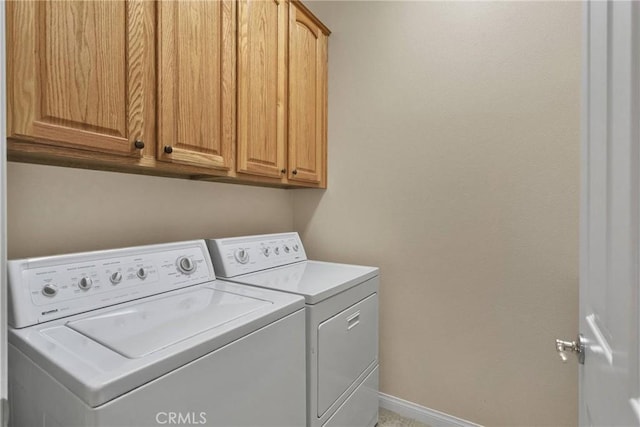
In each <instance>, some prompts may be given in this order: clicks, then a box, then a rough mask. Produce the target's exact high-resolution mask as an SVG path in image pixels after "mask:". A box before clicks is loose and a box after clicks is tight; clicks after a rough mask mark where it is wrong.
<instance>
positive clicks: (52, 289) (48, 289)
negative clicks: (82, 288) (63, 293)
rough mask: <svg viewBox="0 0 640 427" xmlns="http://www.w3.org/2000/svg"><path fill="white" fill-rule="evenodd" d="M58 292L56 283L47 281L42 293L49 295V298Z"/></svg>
mask: <svg viewBox="0 0 640 427" xmlns="http://www.w3.org/2000/svg"><path fill="white" fill-rule="evenodd" d="M57 293H58V287H57V286H56V285H52V284H50V283H47V284H46V285H44V286H43V287H42V295H44V296H46V297H49V298H52V297H55V296H56V294H57Z"/></svg>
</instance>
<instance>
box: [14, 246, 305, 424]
mask: <svg viewBox="0 0 640 427" xmlns="http://www.w3.org/2000/svg"><path fill="white" fill-rule="evenodd" d="M8 269H9V292H10V313H9V314H10V317H9V319H10V325H11V328H10V331H9V375H10V378H9V387H10V389H9V392H10V395H9V399H10V405H11V410H10V414H11V415H10V417H11V425H13V426H14V427H24V426H29V427H37V426H47V427H48V426H56V427H62V426H64V427H71V426H83V427H89V426H95V427H103V426H128V427H129V426H135V427H141V426H160V425H172V426H175V425H183V426H186V425H189V426H193V425H201V426H262V425H270V426H300V425H303V424H304V423H305V417H306V414H305V410H304V408H305V399H304V393H305V346H304V334H305V330H304V323H305V319H304V300H303V298H302V297H300V296H296V295H288V294H285V293H281V292H274V291H269V290H265V289H258V288H249V287H247V286H239V285H237V284H233V283H228V282H224V281H221V280H215V273H214V270H213V265H212V263H211V259H210V257H209V252H208V250H207V246H206V244H205V242H204V241H203V240H197V241H189V242H179V243H170V244H163V245H152V246H142V247H135V248H127V249H117V250H109V251H98V252H89V253H79V254H71V255H61V256H53V257H44V258H32V259H21V260H13V261H9V264H8Z"/></svg>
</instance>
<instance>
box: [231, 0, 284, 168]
mask: <svg viewBox="0 0 640 427" xmlns="http://www.w3.org/2000/svg"><path fill="white" fill-rule="evenodd" d="M288 12H289V2H288V1H287V0H240V1H239V3H238V166H237V167H238V172H244V173H250V174H255V175H262V176H268V177H274V178H280V177H284V173H285V167H286V166H285V145H286V82H287V80H286V79H287V76H286V74H287V69H286V67H287V62H286V48H287V24H288Z"/></svg>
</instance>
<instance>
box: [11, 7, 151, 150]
mask: <svg viewBox="0 0 640 427" xmlns="http://www.w3.org/2000/svg"><path fill="white" fill-rule="evenodd" d="M7 12H8V20H7V21H8V31H7V35H8V48H9V49H8V50H9V55H8V57H9V61H8V67H7V68H8V72H9V76H8V77H9V82H10V84H9V103H10V107H9V112H10V120H9V122H10V123H9V131H10V136H15V137H21V136H26V137H33V138H39V139H46V140H51V141H55V143H56V144H60V145H70V146H74V147H81V148H88V149H91V150H97V151H103V152H111V153H119V154H132V153H137V150H136V149H135V147H134V144H133V142H134V140H136V139H144V137H145V135H144V122H145V119H146V118H150V120H153V112H150V111H148V109H147V110H145V109H146V108H147V107H146V106H147V105H148V97H150V96H153V94H152V93H150V92H151V91H153V90H154V88H153V87H152V84H153V83H152V78H153V76H151V79H150V78H149V74H148V73H147V72H146V70H147V69H146V68H145V64H148V63H149V62H151V61H153V52H152V51H151V50H152V49H153V45H152V43H151V42H149V41H148V35H149V34H148V32H146V31H145V28H146V27H145V26H147V25H149V21H148V17H149V16H152V15H153V5H152V4H150V3H148V2H144V1H106V0H105V1H33V2H32V1H11V2H7Z"/></svg>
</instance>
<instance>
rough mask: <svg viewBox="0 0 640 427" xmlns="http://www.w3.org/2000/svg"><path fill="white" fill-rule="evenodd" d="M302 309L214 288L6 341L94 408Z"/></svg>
mask: <svg viewBox="0 0 640 427" xmlns="http://www.w3.org/2000/svg"><path fill="white" fill-rule="evenodd" d="M303 307H304V299H303V298H302V297H300V296H297V295H292V294H287V293H282V292H274V291H270V290H266V289H258V288H251V287H247V286H241V285H237V284H234V283H228V282H224V281H221V280H216V281H212V282H208V283H204V284H201V285H195V286H192V287H188V288H183V289H178V290H174V291H170V292H167V293H164V294H160V295H154V296H151V297H146V298H143V299H140V300H136V301H130V302H127V303H123V304H119V305H117V306H111V307H107V308H103V309H100V310H95V311H92V312H87V313H83V314H78V315H75V316H72V317H67V318H62V319H57V320H53V321H50V322H46V323H44V324H38V325H34V326H30V327H26V328H22V329H11V330H10V338H9V341H10V343H11V344H12V345H14V346H16V347H17V348H18V349H19V350H20V351H22V352H23V353H25V354H26V355H27V356H28V357H30V358H31V359H32V360H34V361H35V362H36V363H37V364H38V365H40V366H41V367H42V368H43V369H45V370H46V371H47V372H48V373H49V374H51V375H52V376H53V377H54V378H56V379H57V380H58V381H59V382H61V383H62V384H63V385H64V386H65V387H67V388H68V389H69V390H71V391H72V392H74V393H75V394H76V395H77V396H78V397H79V398H80V399H82V400H84V401H85V402H86V403H87V404H88V405H89V406H91V407H97V406H99V405H101V404H103V403H105V402H108V401H109V400H112V399H114V398H115V397H117V396H120V395H122V394H124V393H126V392H128V391H130V390H133V389H135V388H137V387H139V386H141V385H143V384H145V383H147V382H149V381H151V380H153V379H155V378H157V377H159V376H161V375H164V374H166V373H168V372H170V371H172V370H175V369H177V368H178V367H180V366H182V365H185V364H186V363H189V362H191V361H193V360H195V359H197V358H199V357H201V356H204V355H206V354H208V353H210V352H211V351H214V350H216V349H218V348H221V347H223V346H225V345H227V344H229V343H232V342H233V341H235V340H237V339H239V338H241V337H243V336H245V335H247V334H249V333H251V332H253V331H256V330H258V329H260V328H262V327H264V326H266V325H268V324H270V323H272V322H275V321H277V320H279V319H281V318H283V317H285V316H287V315H289V314H291V313H293V312H295V311H297V310H299V309H302V308H303Z"/></svg>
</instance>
